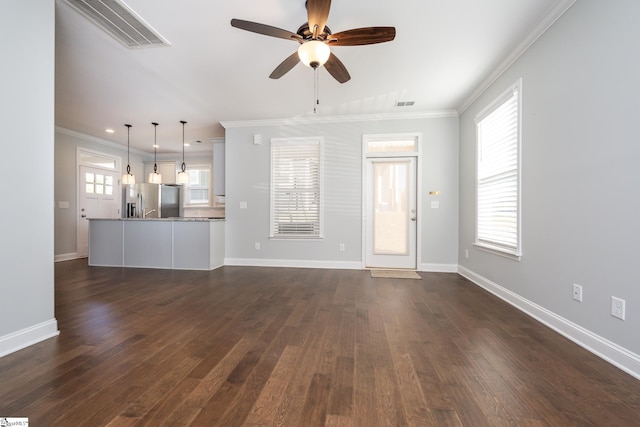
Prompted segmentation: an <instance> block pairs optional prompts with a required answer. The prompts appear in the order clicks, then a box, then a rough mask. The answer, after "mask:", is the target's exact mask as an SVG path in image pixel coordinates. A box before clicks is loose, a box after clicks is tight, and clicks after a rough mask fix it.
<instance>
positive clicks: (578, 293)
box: [573, 283, 582, 302]
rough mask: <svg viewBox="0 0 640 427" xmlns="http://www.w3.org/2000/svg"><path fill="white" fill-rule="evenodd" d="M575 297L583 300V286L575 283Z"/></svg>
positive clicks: (580, 300)
mask: <svg viewBox="0 0 640 427" xmlns="http://www.w3.org/2000/svg"><path fill="white" fill-rule="evenodd" d="M573 299H574V300H576V301H579V302H582V286H580V285H576V284H575V283H574V284H573Z"/></svg>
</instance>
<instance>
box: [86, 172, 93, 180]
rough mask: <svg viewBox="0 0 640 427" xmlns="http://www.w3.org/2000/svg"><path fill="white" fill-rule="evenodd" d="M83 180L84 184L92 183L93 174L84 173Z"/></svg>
mask: <svg viewBox="0 0 640 427" xmlns="http://www.w3.org/2000/svg"><path fill="white" fill-rule="evenodd" d="M84 180H85V181H86V182H94V180H93V174H92V173H86V174H85V178H84Z"/></svg>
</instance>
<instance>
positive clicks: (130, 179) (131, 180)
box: [122, 125, 136, 184]
mask: <svg viewBox="0 0 640 427" xmlns="http://www.w3.org/2000/svg"><path fill="white" fill-rule="evenodd" d="M125 126H126V127H127V173H126V174H124V175H122V183H123V184H135V183H136V177H135V176H134V175H133V174H132V173H131V165H130V164H129V131H130V130H131V125H125Z"/></svg>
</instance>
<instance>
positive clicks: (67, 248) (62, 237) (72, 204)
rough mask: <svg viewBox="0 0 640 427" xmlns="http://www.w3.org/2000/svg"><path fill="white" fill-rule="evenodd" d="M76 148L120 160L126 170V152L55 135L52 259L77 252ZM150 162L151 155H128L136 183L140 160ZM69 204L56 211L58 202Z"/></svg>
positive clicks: (76, 136)
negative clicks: (53, 241)
mask: <svg viewBox="0 0 640 427" xmlns="http://www.w3.org/2000/svg"><path fill="white" fill-rule="evenodd" d="M78 148H84V149H87V150H91V151H97V152H100V153H104V154H109V155H111V156H115V157H120V158H121V159H122V170H123V171H124V170H126V167H127V150H126V148H124V149H123V148H119V147H114V146H110V145H109V144H106V143H100V142H99V141H96V139H95V138H90V137H84V136H83V135H81V134H75V133H74V132H71V133H70V132H63V131H60V130H57V131H56V132H55V222H54V223H55V255H56V256H61V255H69V256H70V257H72V256H73V255H75V253H76V252H77V233H76V219H77V215H78V211H77V210H78V206H77V204H78V184H77V182H76V174H77V170H78V165H77V164H76V161H77V160H76V159H77V152H78ZM149 158H151V159H153V155H152V154H151V155H147V154H144V155H141V154H136V153H131V155H130V159H131V172H132V173H133V174H134V175H135V177H136V182H138V180H139V182H144V176H143V163H142V162H143V160H148V159H149ZM61 201H65V202H69V208H60V207H59V202H61Z"/></svg>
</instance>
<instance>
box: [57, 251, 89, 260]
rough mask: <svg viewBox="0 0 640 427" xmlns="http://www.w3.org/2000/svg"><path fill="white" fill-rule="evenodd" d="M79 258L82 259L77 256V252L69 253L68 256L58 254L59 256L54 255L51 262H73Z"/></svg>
mask: <svg viewBox="0 0 640 427" xmlns="http://www.w3.org/2000/svg"><path fill="white" fill-rule="evenodd" d="M80 258H82V257H81V256H80V254H79V253H77V252H71V253H68V254H60V255H56V256H55V257H54V258H53V261H54V262H60V261H71V260H74V259H80Z"/></svg>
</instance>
